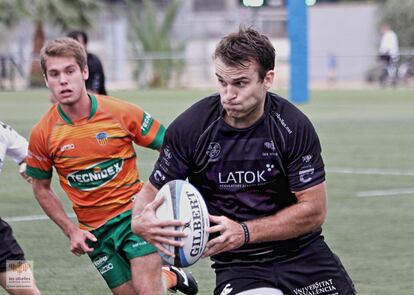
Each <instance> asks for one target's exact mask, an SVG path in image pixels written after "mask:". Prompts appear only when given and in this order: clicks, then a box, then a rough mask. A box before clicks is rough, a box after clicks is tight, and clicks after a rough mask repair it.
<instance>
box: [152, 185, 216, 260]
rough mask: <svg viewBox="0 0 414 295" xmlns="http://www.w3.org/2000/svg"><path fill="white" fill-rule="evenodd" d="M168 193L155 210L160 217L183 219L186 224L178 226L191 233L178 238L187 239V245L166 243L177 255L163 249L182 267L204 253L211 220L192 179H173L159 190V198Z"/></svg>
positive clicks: (168, 257) (157, 196) (162, 218)
mask: <svg viewBox="0 0 414 295" xmlns="http://www.w3.org/2000/svg"><path fill="white" fill-rule="evenodd" d="M161 196H162V197H164V202H163V203H162V204H161V205H160V206H159V207H158V208H157V210H156V212H155V214H156V216H157V218H158V219H160V220H173V219H179V220H182V221H184V222H185V225H184V226H180V227H176V228H175V230H179V231H183V232H185V233H186V234H187V236H186V237H185V238H176V240H182V241H183V242H184V246H183V247H174V246H171V245H167V244H163V246H164V247H165V248H166V249H168V250H169V251H170V252H173V253H174V254H175V258H174V257H171V256H168V255H165V254H164V253H161V252H160V254H161V257H162V258H163V260H164V261H165V262H167V263H168V264H171V265H175V266H178V267H187V266H190V265H192V264H194V263H196V262H197V260H199V259H200V257H201V256H202V254H203V252H204V250H205V248H206V244H207V241H208V236H209V234H208V231H207V230H208V228H209V227H210V221H209V218H208V211H207V206H206V203H205V202H204V199H203V197H202V196H201V194H200V192H199V191H198V190H197V189H196V188H195V187H194V186H193V185H192V184H190V183H189V182H187V181H184V180H172V181H170V182H168V183H166V184H165V185H164V186H163V187H162V188H161V189H160V190H159V191H158V193H157V195H156V197H155V198H156V199H158V198H160V197H161Z"/></svg>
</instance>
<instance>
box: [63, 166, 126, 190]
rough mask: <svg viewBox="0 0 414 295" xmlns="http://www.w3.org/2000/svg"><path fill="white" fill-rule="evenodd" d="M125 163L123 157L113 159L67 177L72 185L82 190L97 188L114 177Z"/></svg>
mask: <svg viewBox="0 0 414 295" xmlns="http://www.w3.org/2000/svg"><path fill="white" fill-rule="evenodd" d="M123 165H124V160H123V159H111V160H109V161H105V162H101V163H98V164H95V165H93V166H91V167H89V168H87V169H85V170H81V171H76V172H74V173H71V174H69V175H68V176H67V177H66V179H67V180H68V184H69V185H70V186H71V187H74V188H77V189H79V190H82V191H90V190H94V189H97V188H99V187H101V186H103V185H105V184H106V183H108V182H109V181H111V180H112V179H114V178H115V177H116V176H117V175H118V173H119V172H120V171H122V167H123Z"/></svg>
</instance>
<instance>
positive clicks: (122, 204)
mask: <svg viewBox="0 0 414 295" xmlns="http://www.w3.org/2000/svg"><path fill="white" fill-rule="evenodd" d="M90 99H91V102H92V107H91V111H90V114H89V116H88V117H87V118H86V117H85V118H82V119H79V120H76V121H75V122H72V121H71V120H70V119H69V118H68V117H67V116H66V115H65V113H64V112H63V111H62V109H61V108H60V106H59V105H54V106H52V107H51V108H50V109H49V111H48V112H47V113H46V114H45V115H44V116H43V117H42V118H41V119H40V121H39V122H38V123H37V124H36V125H35V126H34V127H33V129H32V131H31V135H30V140H29V154H28V157H27V165H28V166H27V174H28V175H30V176H32V177H34V178H37V179H50V178H51V177H52V171H53V166H54V167H55V169H56V171H57V174H58V175H59V181H60V184H61V186H62V188H63V189H64V190H65V192H66V193H67V195H68V197H69V198H70V199H71V201H72V204H73V209H74V211H75V213H76V215H77V217H78V220H79V223H80V227H81V228H82V229H86V230H93V229H96V228H98V227H100V226H101V225H103V224H104V223H105V222H106V221H108V220H110V219H111V218H113V217H115V216H117V215H119V214H120V213H122V212H124V211H126V210H128V209H130V208H131V207H132V197H133V196H134V194H136V193H137V192H138V191H139V190H140V189H141V187H142V185H143V182H141V181H140V179H139V173H138V169H137V165H136V153H135V150H134V146H133V142H135V143H136V144H137V145H140V146H143V147H148V148H152V149H159V148H160V147H161V144H162V141H163V138H164V133H165V128H164V126H162V125H161V124H160V122H159V121H157V120H155V119H154V118H153V117H151V115H149V114H148V113H146V112H144V111H143V110H142V109H141V108H139V107H137V106H136V105H133V104H130V103H127V102H125V101H121V100H118V99H115V98H113V97H100V96H99V95H97V96H90Z"/></svg>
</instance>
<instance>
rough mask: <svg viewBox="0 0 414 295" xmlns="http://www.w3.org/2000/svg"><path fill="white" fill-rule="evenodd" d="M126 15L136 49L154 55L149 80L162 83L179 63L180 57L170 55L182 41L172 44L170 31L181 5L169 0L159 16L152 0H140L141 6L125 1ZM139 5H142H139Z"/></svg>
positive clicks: (180, 49) (180, 48)
mask: <svg viewBox="0 0 414 295" xmlns="http://www.w3.org/2000/svg"><path fill="white" fill-rule="evenodd" d="M127 3H128V5H127V15H128V21H129V23H130V26H131V28H132V30H133V32H134V34H135V39H136V40H137V41H138V42H139V44H140V46H139V47H140V48H139V49H137V51H138V52H137V53H138V54H140V53H142V52H143V53H145V54H148V55H151V56H152V57H155V58H154V59H153V60H152V72H153V73H152V78H151V81H150V82H149V85H150V86H153V87H164V86H166V85H167V83H168V81H169V79H170V78H171V74H172V71H173V70H174V69H177V68H179V67H181V68H182V67H183V64H182V61H181V62H180V61H177V60H175V59H174V58H173V55H174V54H175V53H179V52H182V50H183V48H184V43H181V44H173V42H172V40H171V37H170V33H171V28H172V26H173V23H174V21H175V19H176V17H177V14H178V11H179V8H180V6H181V1H180V0H173V1H171V3H170V4H169V5H168V6H167V7H166V8H165V10H164V12H163V14H162V18H159V17H158V16H160V15H159V14H157V8H156V7H155V4H154V3H153V1H150V0H143V1H142V4H141V5H142V7H136V6H135V5H134V4H133V3H132V1H127ZM140 8H142V9H140Z"/></svg>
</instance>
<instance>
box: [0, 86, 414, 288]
mask: <svg viewBox="0 0 414 295" xmlns="http://www.w3.org/2000/svg"><path fill="white" fill-rule="evenodd" d="M208 93H209V91H201V90H152V91H119V92H115V91H114V92H112V93H111V94H113V95H114V96H118V97H121V98H125V99H127V100H129V101H132V102H134V103H137V104H139V105H140V106H142V107H143V108H144V109H145V110H147V111H148V112H150V113H151V114H152V115H153V116H154V117H156V118H158V119H159V120H161V121H162V122H163V123H164V124H165V125H168V124H169V123H170V122H171V121H172V120H173V118H174V117H175V116H176V115H177V114H179V113H180V112H181V111H183V110H184V109H185V108H186V107H187V106H189V105H190V104H191V103H193V102H194V101H195V100H197V99H198V98H200V97H202V96H204V95H206V94H208ZM46 94H47V93H46V91H45V90H35V91H30V92H28V91H25V92H0V120H2V121H5V122H8V123H10V124H11V125H12V126H13V127H14V128H15V129H17V130H18V131H19V132H20V133H21V134H22V135H25V136H28V135H29V133H30V129H31V127H32V126H33V124H34V123H35V122H36V121H37V120H38V119H39V118H40V116H41V115H42V113H44V112H45V111H46V110H47V108H48V107H49V102H48V101H47V95H46ZM282 94H283V93H282ZM299 107H300V108H301V109H302V110H303V111H304V112H305V113H306V114H307V115H308V116H309V117H310V118H311V120H312V121H313V122H314V125H315V127H316V129H317V131H318V133H319V135H320V139H321V143H322V147H323V156H324V160H325V164H326V168H327V171H328V173H327V180H328V191H329V211H328V217H327V219H326V221H325V225H324V235H325V237H326V240H327V242H328V244H329V245H330V246H331V248H332V249H333V250H334V252H336V253H337V254H338V255H339V256H340V258H341V260H342V262H343V264H344V265H345V266H346V268H347V269H348V271H349V273H350V275H351V277H352V278H353V280H354V282H355V284H356V287H357V289H358V291H359V294H361V295H369V294H372V295H381V294H384V295H385V294H387V295H388V294H399V295H411V294H413V289H414V283H413V278H414V259H413V249H414V238H413V237H414V217H413V213H412V212H413V211H414V181H413V180H414V167H413V166H414V156H413V153H412V149H413V146H414V132H413V127H414V92H413V91H409V90H364V91H362V90H361V91H351V90H347V91H334V90H329V91H328V90H327V91H314V92H313V93H312V99H311V101H310V103H308V104H306V105H300V106H299ZM156 156H157V153H155V152H153V151H147V150H144V149H141V148H138V164H139V167H140V171H141V177H142V179H147V177H148V175H149V173H150V171H151V168H152V165H153V162H154V160H155V158H156ZM16 169H17V167H16V165H15V164H14V163H13V162H10V161H8V162H6V163H5V167H4V170H3V172H2V174H1V175H0V216H2V217H3V218H7V217H16V216H26V215H39V214H43V212H42V210H41V208H40V207H39V206H38V204H37V203H36V201H35V200H34V197H33V194H32V192H31V188H30V187H29V185H27V184H25V183H24V182H23V181H22V180H21V179H20V178H19V176H18V175H17V173H16ZM54 187H55V188H56V190H57V191H58V193H59V195H60V196H61V198H62V201H63V202H64V204H65V206H66V208H67V210H68V211H70V210H71V209H70V204H69V202H68V201H67V199H66V197H65V195H64V194H63V193H62V191H61V190H60V189H59V188H58V184H57V183H56V182H55V183H54ZM10 223H11V225H12V226H13V229H14V232H15V235H16V237H17V239H18V241H19V242H20V244H21V245H22V246H23V248H24V250H25V252H26V255H27V257H28V258H29V259H30V260H33V261H34V271H35V277H36V279H37V283H38V286H39V288H40V289H41V291H42V293H43V294H46V295H47V294H50V295H52V294H53V295H55V294H84V295H86V294H110V292H109V290H108V289H107V288H106V285H105V283H104V282H103V280H102V279H101V278H100V275H99V274H98V272H97V271H96V270H95V269H94V268H93V267H92V264H91V263H90V262H89V259H88V258H87V257H76V256H74V255H72V254H71V253H70V251H69V243H68V240H67V239H66V237H65V236H64V235H63V234H62V233H61V232H60V230H59V229H58V228H57V226H56V225H55V224H54V223H52V222H51V221H49V220H39V221H20V222H17V221H15V222H10ZM191 271H192V272H193V273H195V275H196V276H197V278H198V280H199V284H200V294H201V295H204V294H212V290H213V287H214V274H213V272H212V270H211V269H210V263H209V260H203V261H201V262H198V263H197V264H196V265H195V266H193V267H192V268H191ZM0 294H5V293H4V291H3V290H0Z"/></svg>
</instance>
